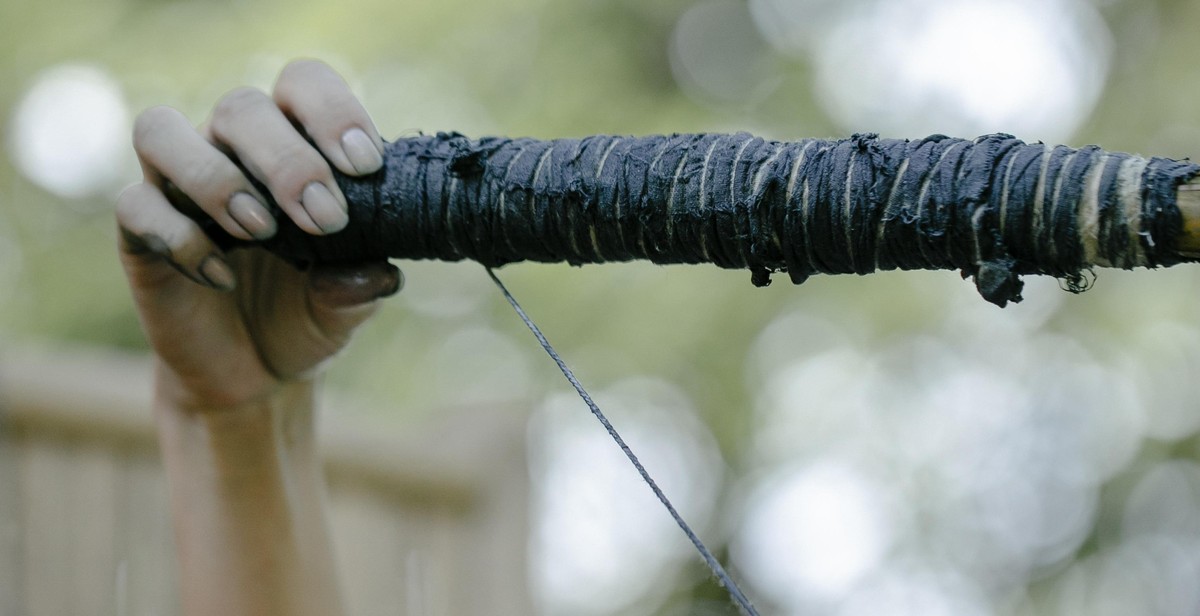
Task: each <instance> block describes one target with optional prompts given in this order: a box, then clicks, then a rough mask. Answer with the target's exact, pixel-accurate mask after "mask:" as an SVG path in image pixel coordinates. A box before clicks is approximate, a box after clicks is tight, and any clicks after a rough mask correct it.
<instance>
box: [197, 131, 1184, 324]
mask: <svg viewBox="0 0 1200 616" xmlns="http://www.w3.org/2000/svg"><path fill="white" fill-rule="evenodd" d="M1197 173H1200V166H1197V165H1195V164H1192V163H1190V162H1187V161H1175V160H1169V159H1164V158H1142V157H1139V156H1133V155H1130V154H1121V153H1116V152H1107V151H1104V150H1102V149H1100V148H1098V147H1096V146H1087V147H1083V148H1080V149H1073V148H1068V147H1065V146H1057V147H1052V146H1048V145H1043V144H1040V143H1039V144H1026V143H1024V142H1022V141H1020V140H1018V139H1016V138H1014V137H1012V136H1011V135H1003V134H996V135H986V136H983V137H979V138H977V139H973V140H964V139H952V138H949V137H944V136H941V135H935V136H932V137H927V138H925V139H921V140H913V141H910V140H899V139H881V138H878V137H876V136H874V135H855V136H853V137H851V138H849V139H841V140H821V139H808V140H802V141H795V142H778V141H768V140H764V139H760V138H757V137H753V136H751V135H748V134H745V133H738V134H732V135H722V134H697V135H670V136H652V137H611V136H595V137H586V138H583V139H557V140H553V141H539V140H534V139H508V138H499V137H488V138H483V139H478V140H473V139H468V138H467V137H464V136H462V135H458V134H446V133H439V134H437V135H423V136H418V137H409V138H403V139H399V140H397V141H395V142H393V143H390V144H388V146H387V152H386V155H385V165H384V168H383V170H381V171H380V172H378V173H376V174H374V175H372V176H369V177H365V178H348V177H345V176H340V175H339V176H338V182H339V184H340V185H341V186H342V189H343V191H344V192H345V194H346V196H347V198H348V200H349V203H350V224H349V226H348V227H346V229H345V230H344V231H342V232H339V233H336V234H333V235H330V236H323V237H314V236H310V235H308V234H306V233H304V232H303V231H302V230H300V229H299V228H298V227H296V226H295V224H293V223H292V222H291V221H290V220H289V219H288V218H287V217H286V216H278V218H279V223H280V230H279V233H278V235H277V236H276V237H275V238H273V239H271V240H268V241H267V242H264V243H263V245H264V246H265V247H266V248H268V249H269V250H272V251H274V252H276V253H277V254H279V255H281V256H283V257H285V258H287V259H289V260H291V261H293V262H297V263H311V262H356V261H364V260H372V259H381V258H384V257H394V258H406V259H440V260H446V261H457V260H460V259H471V260H475V261H478V262H480V263H482V264H484V265H486V266H489V267H496V266H499V265H503V264H506V263H513V262H517V261H543V262H558V261H565V262H568V263H571V264H576V265H578V264H583V263H602V262H608V261H628V260H633V259H646V260H649V261H652V262H655V263H713V264H715V265H717V266H719V267H724V268H744V269H749V270H750V271H751V274H752V280H753V281H754V283H755V284H757V285H765V284H767V283H768V282H769V281H770V276H771V274H772V273H773V272H786V273H787V275H788V276H789V277H790V278H791V280H792V281H793V282H796V283H799V282H802V281H804V280H805V279H806V278H807V277H808V276H810V275H813V274H868V273H871V272H875V271H879V270H892V269H905V270H907V269H952V270H959V271H961V272H962V274H963V276H964V277H968V276H969V277H972V278H974V281H975V285H976V287H977V288H978V289H979V292H980V294H982V295H983V297H984V298H985V299H987V300H988V301H991V302H993V303H996V304H999V305H1001V306H1003V305H1004V304H1005V303H1007V302H1009V301H1019V300H1020V297H1021V295H1020V292H1021V286H1022V285H1021V281H1020V278H1019V277H1020V276H1021V275H1023V274H1048V275H1051V276H1055V277H1057V278H1060V279H1063V280H1065V281H1066V283H1067V286H1068V287H1069V288H1071V289H1073V290H1078V289H1080V288H1082V287H1084V286H1085V281H1086V275H1087V273H1088V271H1089V270H1091V268H1093V267H1119V268H1126V269H1129V268H1134V267H1159V266H1169V265H1174V264H1176V263H1181V262H1185V261H1196V260H1197V256H1198V255H1197V254H1196V253H1195V252H1194V251H1191V252H1189V251H1188V250H1181V240H1180V238H1181V237H1188V238H1189V240H1188V241H1191V240H1192V239H1195V238H1191V237H1190V236H1187V235H1186V232H1185V225H1184V221H1183V217H1182V215H1181V213H1180V209H1179V206H1178V204H1177V203H1176V190H1177V189H1178V188H1179V187H1180V185H1182V184H1184V183H1185V182H1187V181H1188V180H1189V179H1191V178H1192V177H1193V176H1196V175H1197ZM264 194H269V193H267V192H266V191H265V190H264ZM277 213H278V212H277ZM207 224H208V225H209V231H210V234H211V235H213V236H214V237H216V238H217V239H218V240H220V242H219V243H222V244H223V245H229V244H230V243H231V242H230V241H229V238H228V237H227V236H226V237H224V238H221V237H220V236H221V235H223V232H221V231H220V230H219V229H218V228H215V226H214V225H213V223H211V221H210V222H209V223H207Z"/></svg>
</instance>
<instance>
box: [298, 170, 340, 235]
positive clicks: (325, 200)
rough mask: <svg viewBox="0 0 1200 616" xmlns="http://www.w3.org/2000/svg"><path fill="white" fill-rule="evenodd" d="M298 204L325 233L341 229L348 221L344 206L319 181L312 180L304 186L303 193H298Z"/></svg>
mask: <svg viewBox="0 0 1200 616" xmlns="http://www.w3.org/2000/svg"><path fill="white" fill-rule="evenodd" d="M300 204H301V205H303V206H304V209H305V211H307V212H308V215H309V216H311V217H312V219H313V222H315V223H317V226H318V227H320V228H321V230H322V231H324V232H326V233H334V232H336V231H341V230H342V229H344V228H346V224H347V223H349V222H350V217H349V216H348V215H347V214H346V206H345V205H344V204H342V203H340V202H339V201H338V199H337V198H336V197H334V196H333V193H332V192H330V191H329V188H328V187H326V186H325V185H324V184H322V183H320V182H313V183H312V184H309V185H308V186H306V187H305V188H304V193H303V194H302V195H300Z"/></svg>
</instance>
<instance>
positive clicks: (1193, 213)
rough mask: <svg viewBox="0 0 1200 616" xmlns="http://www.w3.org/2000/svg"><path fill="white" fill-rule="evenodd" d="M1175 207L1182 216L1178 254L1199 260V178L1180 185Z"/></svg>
mask: <svg viewBox="0 0 1200 616" xmlns="http://www.w3.org/2000/svg"><path fill="white" fill-rule="evenodd" d="M1175 203H1176V205H1178V206H1179V213H1180V214H1182V215H1183V233H1182V234H1181V235H1180V236H1179V254H1180V255H1181V256H1184V257H1188V258H1190V259H1200V178H1194V179H1192V180H1191V181H1189V182H1188V183H1186V184H1182V185H1180V187H1179V190H1178V192H1177V193H1176V201H1175Z"/></svg>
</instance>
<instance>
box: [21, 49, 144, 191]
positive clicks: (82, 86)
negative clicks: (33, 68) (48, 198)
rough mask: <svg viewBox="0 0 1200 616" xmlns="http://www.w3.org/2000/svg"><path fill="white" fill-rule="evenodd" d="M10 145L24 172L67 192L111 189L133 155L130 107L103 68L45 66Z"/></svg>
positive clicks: (39, 182)
mask: <svg viewBox="0 0 1200 616" xmlns="http://www.w3.org/2000/svg"><path fill="white" fill-rule="evenodd" d="M12 123H13V128H12V132H11V135H12V138H11V140H10V142H9V149H10V152H11V154H12V160H13V162H14V163H15V165H16V167H17V168H18V169H20V171H21V173H23V174H24V175H25V177H27V178H29V180H31V181H32V182H34V183H35V184H37V185H38V186H41V187H42V188H44V189H46V190H48V191H50V192H52V193H54V194H56V195H59V196H62V197H72V198H79V197H85V196H87V195H90V194H94V193H96V192H99V191H102V190H105V189H108V188H110V187H111V185H112V184H113V182H114V181H116V180H117V178H119V177H120V175H121V173H122V172H123V171H124V165H123V164H120V162H121V161H122V160H123V157H127V156H129V154H127V151H128V150H129V147H128V143H129V136H128V133H129V110H128V108H127V107H126V104H125V100H124V97H123V95H122V93H121V88H120V86H119V85H118V84H117V82H116V81H115V80H114V79H113V78H112V77H111V76H110V75H109V74H108V73H107V72H105V71H104V70H102V69H100V68H96V67H92V66H83V65H76V64H66V65H60V66H56V67H53V68H50V69H47V70H45V71H43V72H42V73H41V74H40V75H38V76H37V78H36V79H35V80H34V84H33V86H32V87H30V88H29V91H28V92H26V93H25V96H24V97H23V98H22V99H21V101H20V103H18V105H17V107H16V112H15V113H14V114H13V117H12Z"/></svg>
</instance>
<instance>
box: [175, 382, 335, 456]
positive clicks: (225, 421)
mask: <svg viewBox="0 0 1200 616" xmlns="http://www.w3.org/2000/svg"><path fill="white" fill-rule="evenodd" d="M262 389H263V390H262V391H258V392H254V393H253V395H239V396H230V395H227V394H224V393H222V394H216V395H214V394H212V393H209V392H205V391H196V389H195V388H189V387H187V386H186V385H185V384H184V382H183V380H182V379H181V378H179V376H178V375H177V374H176V373H175V372H173V371H171V370H170V369H169V368H167V367H166V366H164V365H163V364H161V363H159V364H158V366H156V369H155V386H154V413H155V419H156V423H157V424H158V427H159V441H160V444H161V445H162V446H163V448H164V449H168V450H169V449H179V448H183V449H192V448H196V447H205V448H210V449H215V450H222V449H225V450H230V451H231V452H238V451H240V452H241V453H242V454H246V453H249V451H248V449H250V450H263V449H280V450H284V451H286V450H294V449H297V448H298V447H299V448H301V449H311V448H312V445H313V442H314V441H315V423H314V409H315V403H314V398H315V392H316V386H315V384H314V382H313V380H312V379H301V380H295V381H286V382H275V383H272V384H271V385H270V386H269V387H266V388H262ZM247 448H248V449H247Z"/></svg>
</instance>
